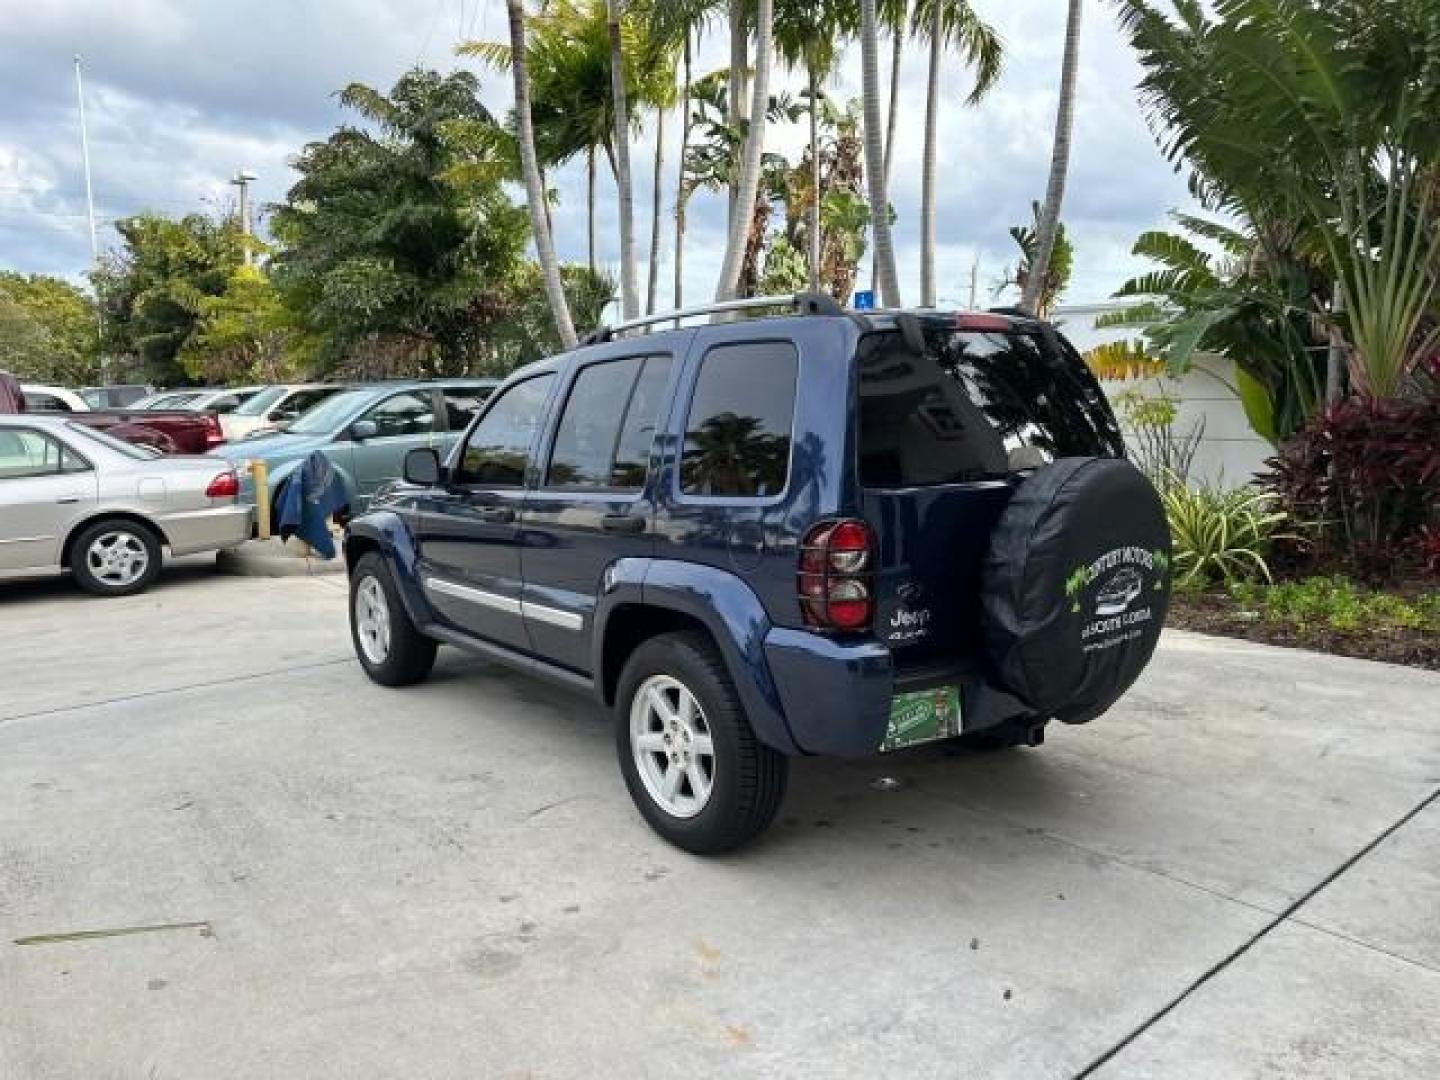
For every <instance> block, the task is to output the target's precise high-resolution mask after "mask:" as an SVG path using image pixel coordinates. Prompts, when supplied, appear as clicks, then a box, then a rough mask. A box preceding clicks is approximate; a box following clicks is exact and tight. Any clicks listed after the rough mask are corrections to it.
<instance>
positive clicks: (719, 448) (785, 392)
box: [680, 341, 799, 498]
mask: <svg viewBox="0 0 1440 1080" xmlns="http://www.w3.org/2000/svg"><path fill="white" fill-rule="evenodd" d="M798 367H799V356H798V354H797V353H796V352H795V347H794V346H793V345H791V344H789V343H788V342H783V341H775V342H770V341H767V342H756V343H753V344H744V345H720V346H717V347H716V348H713V349H711V350H710V351H709V352H707V353H706V354H705V357H704V359H703V360H702V361H701V363H700V375H699V377H698V379H697V380H696V382H695V394H694V396H693V397H692V398H691V400H690V415H689V417H688V419H687V420H686V421H685V451H684V454H683V456H682V459H681V462H680V486H681V488H682V489H683V490H684V492H685V493H686V494H687V495H708V496H715V497H724V498H748V497H759V498H765V497H768V496H771V495H779V494H780V493H781V492H782V491H784V490H785V482H786V479H787V478H788V476H789V472H790V427H791V423H792V421H793V419H794V417H793V414H794V411H795V374H796V371H797V369H798Z"/></svg>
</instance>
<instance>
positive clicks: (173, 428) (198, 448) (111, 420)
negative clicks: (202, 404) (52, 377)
mask: <svg viewBox="0 0 1440 1080" xmlns="http://www.w3.org/2000/svg"><path fill="white" fill-rule="evenodd" d="M62 394H63V395H65V396H63V397H62V396H61V395H62ZM73 397H74V395H70V394H66V393H65V392H64V391H61V390H53V391H52V390H49V388H47V387H24V386H21V384H20V382H19V381H18V380H17V379H16V378H15V377H14V376H13V375H8V374H6V373H4V372H0V413H17V412H34V413H56V412H63V413H66V414H68V415H69V416H70V418H71V419H72V420H74V421H76V422H77V423H81V424H84V425H85V426H86V427H93V428H98V429H100V430H102V431H105V432H107V433H108V434H110V435H114V436H115V437H116V438H118V439H124V440H125V441H126V442H132V443H136V444H138V445H140V446H149V447H151V448H153V449H155V450H158V451H159V452H160V453H162V454H204V453H207V452H208V451H210V450H213V449H214V448H215V447H217V446H219V445H220V444H221V443H223V442H224V441H225V433H224V432H223V431H221V429H220V418H219V417H218V416H216V415H215V414H214V413H213V412H184V411H180V410H150V409H141V410H135V409H94V410H91V409H85V408H83V407H80V406H79V405H72V404H71V403H70V401H69V400H67V398H73Z"/></svg>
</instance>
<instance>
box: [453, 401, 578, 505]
mask: <svg viewBox="0 0 1440 1080" xmlns="http://www.w3.org/2000/svg"><path fill="white" fill-rule="evenodd" d="M554 378H555V376H553V375H538V376H536V377H535V378H533V379H526V380H525V381H524V382H522V383H517V384H516V385H514V386H512V387H510V389H509V390H506V391H505V393H504V394H503V395H502V396H501V397H500V398H499V400H497V401H496V402H495V404H494V405H492V406H491V407H490V411H489V412H487V413H486V414H485V415H484V416H483V417H481V419H480V423H478V424H476V425H475V430H474V431H472V432H470V438H469V439H467V440H466V441H465V454H464V456H463V457H462V458H461V459H460V474H461V476H460V479H461V482H462V483H466V484H474V485H475V486H477V487H522V486H523V485H524V483H525V470H526V469H527V468H529V465H530V448H531V447H532V446H534V444H535V432H536V430H537V429H538V428H539V426H540V420H541V413H542V412H543V410H544V408H545V399H546V398H547V397H549V395H550V383H551V382H552V381H553V380H554Z"/></svg>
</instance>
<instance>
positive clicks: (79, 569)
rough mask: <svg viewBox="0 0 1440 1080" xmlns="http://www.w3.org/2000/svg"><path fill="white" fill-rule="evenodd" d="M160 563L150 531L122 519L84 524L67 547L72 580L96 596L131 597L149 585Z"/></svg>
mask: <svg viewBox="0 0 1440 1080" xmlns="http://www.w3.org/2000/svg"><path fill="white" fill-rule="evenodd" d="M160 562H161V555H160V540H159V538H158V537H157V536H156V535H155V533H154V531H153V530H151V529H148V528H146V527H145V526H144V525H141V524H138V523H137V522H134V521H128V520H126V519H123V518H119V519H111V520H109V521H97V522H95V523H94V524H93V525H89V526H87V527H86V528H85V529H84V530H82V531H81V532H80V533H79V535H77V536H76V537H75V541H74V543H73V544H71V546H70V569H71V570H73V571H74V572H75V580H76V582H77V583H78V584H79V585H80V587H81V588H82V589H84V590H85V591H86V592H88V593H93V594H94V595H96V596H131V595H133V594H135V593H138V592H141V591H143V590H145V589H147V588H149V586H150V583H151V582H152V581H154V580H155V578H156V577H157V576H158V575H159V573H160Z"/></svg>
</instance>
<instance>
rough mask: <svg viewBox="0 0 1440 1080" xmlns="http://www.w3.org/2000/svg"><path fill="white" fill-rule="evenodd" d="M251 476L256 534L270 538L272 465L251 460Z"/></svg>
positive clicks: (265, 538)
mask: <svg viewBox="0 0 1440 1080" xmlns="http://www.w3.org/2000/svg"><path fill="white" fill-rule="evenodd" d="M250 476H251V478H252V479H253V480H254V485H255V526H256V528H255V535H256V536H258V537H259V538H260V539H261V540H269V539H270V466H268V465H266V464H265V462H263V461H252V462H250Z"/></svg>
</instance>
